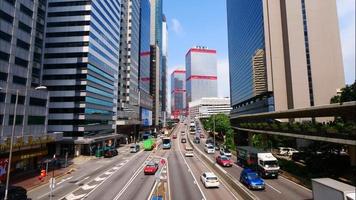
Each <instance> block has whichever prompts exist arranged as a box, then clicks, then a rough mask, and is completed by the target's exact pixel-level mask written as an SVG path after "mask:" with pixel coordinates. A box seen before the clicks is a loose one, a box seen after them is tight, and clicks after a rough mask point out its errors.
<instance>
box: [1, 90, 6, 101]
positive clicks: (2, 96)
mask: <svg viewBox="0 0 356 200" xmlns="http://www.w3.org/2000/svg"><path fill="white" fill-rule="evenodd" d="M5 97H6V94H5V93H3V92H0V102H5Z"/></svg>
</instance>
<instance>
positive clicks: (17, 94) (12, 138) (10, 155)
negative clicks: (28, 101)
mask: <svg viewBox="0 0 356 200" xmlns="http://www.w3.org/2000/svg"><path fill="white" fill-rule="evenodd" d="M46 89H47V87H46V86H38V87H36V88H35V90H46ZM0 90H3V88H1V87H0ZM15 91H16V99H15V107H14V115H13V122H12V129H11V139H10V150H9V159H8V160H9V161H8V164H7V171H6V185H5V196H4V200H7V199H8V192H9V182H10V170H11V159H12V149H13V142H14V135H15V126H16V116H17V105H18V101H19V93H20V90H19V89H16V90H15Z"/></svg>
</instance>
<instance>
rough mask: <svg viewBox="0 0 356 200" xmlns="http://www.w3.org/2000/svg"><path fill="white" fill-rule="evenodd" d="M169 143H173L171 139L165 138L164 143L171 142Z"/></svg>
mask: <svg viewBox="0 0 356 200" xmlns="http://www.w3.org/2000/svg"><path fill="white" fill-rule="evenodd" d="M169 143H171V140H170V139H163V144H169Z"/></svg>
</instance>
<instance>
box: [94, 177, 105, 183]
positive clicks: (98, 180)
mask: <svg viewBox="0 0 356 200" xmlns="http://www.w3.org/2000/svg"><path fill="white" fill-rule="evenodd" d="M103 180H105V178H101V177H97V178H96V179H94V181H96V182H100V181H103Z"/></svg>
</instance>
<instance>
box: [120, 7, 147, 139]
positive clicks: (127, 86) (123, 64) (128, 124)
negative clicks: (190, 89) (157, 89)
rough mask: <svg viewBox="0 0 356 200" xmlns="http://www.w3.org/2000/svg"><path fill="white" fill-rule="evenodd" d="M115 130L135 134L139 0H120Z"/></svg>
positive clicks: (137, 91)
mask: <svg viewBox="0 0 356 200" xmlns="http://www.w3.org/2000/svg"><path fill="white" fill-rule="evenodd" d="M121 17H122V19H121V32H120V34H121V36H120V60H119V62H120V64H119V91H118V93H119V95H118V112H117V118H118V119H117V123H116V125H117V126H118V127H117V131H118V133H120V132H122V133H125V134H126V135H130V136H132V137H133V136H134V135H136V134H137V131H138V128H139V126H140V124H141V121H140V102H139V93H140V91H139V62H140V61H139V60H140V0H122V1H121Z"/></svg>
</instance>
